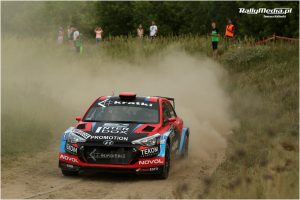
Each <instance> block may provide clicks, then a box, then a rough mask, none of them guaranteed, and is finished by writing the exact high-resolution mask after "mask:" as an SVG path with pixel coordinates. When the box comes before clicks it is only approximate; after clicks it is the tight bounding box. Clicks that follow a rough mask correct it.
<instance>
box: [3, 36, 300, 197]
mask: <svg viewBox="0 0 300 200" xmlns="http://www.w3.org/2000/svg"><path fill="white" fill-rule="evenodd" d="M252 43H253V41H252V40H249V41H239V42H236V44H235V46H234V47H233V48H229V49H228V48H226V46H225V45H224V43H223V41H221V43H220V50H219V52H220V58H219V60H218V62H220V63H221V64H222V65H223V66H224V68H225V69H226V70H227V71H228V77H229V78H228V80H227V82H226V90H227V92H228V93H229V94H230V96H231V98H232V105H231V106H232V111H233V114H234V117H235V118H237V119H238V120H239V123H240V126H239V128H237V129H236V130H234V131H233V134H232V135H231V136H230V137H229V139H228V148H227V152H226V160H225V161H224V162H223V163H222V164H221V165H220V166H219V167H218V168H217V170H216V171H215V172H214V173H213V175H212V176H211V177H209V181H207V180H204V185H206V186H205V187H207V188H205V189H201V190H200V189H199V192H198V194H197V195H196V196H195V198H197V197H203V198H298V197H299V190H298V188H299V184H298V181H299V173H298V169H299V165H298V163H299V158H298V157H299V148H298V146H299V143H298V141H299V131H298V130H299V124H298V122H299V116H298V110H299V107H298V101H299V99H298V96H299V85H298V81H299V76H298V74H299V69H298V66H299V49H298V46H297V45H291V44H284V43H277V44H273V43H271V44H269V45H266V46H252V45H251V44H252ZM210 45H211V44H210V40H209V39H208V38H205V37H198V36H183V37H169V38H157V39H156V40H154V41H151V40H148V39H144V40H138V39H136V38H132V37H129V38H127V37H126V38H125V37H116V38H109V39H107V40H105V41H104V42H103V43H101V44H100V46H96V45H94V41H88V40H85V41H84V53H83V54H82V55H77V54H76V53H74V52H73V51H71V50H70V49H69V47H68V46H67V45H65V46H61V47H58V46H57V45H56V44H55V43H54V42H53V41H50V40H40V39H31V38H27V39H26V38H25V39H23V40H20V39H18V38H13V37H11V38H4V39H3V40H2V59H3V63H2V113H1V119H2V130H1V132H2V135H1V137H2V163H3V162H4V163H6V162H9V159H8V158H11V157H13V158H14V157H18V156H21V155H24V154H28V153H33V152H38V151H40V150H43V149H45V147H47V145H49V143H51V140H53V139H57V138H58V137H59V135H60V132H62V130H63V129H64V128H67V126H68V125H70V122H71V120H73V118H72V119H71V117H70V116H72V117H74V116H75V115H76V114H80V113H78V112H76V111H82V109H85V108H86V106H87V105H82V106H83V107H82V108H76V109H75V110H71V111H70V108H66V107H65V105H64V104H63V103H62V100H60V99H59V97H58V99H52V98H49V95H47V92H45V91H43V89H41V87H40V85H42V84H43V82H42V81H41V82H32V81H31V79H30V76H36V75H38V74H39V73H50V74H51V68H50V69H48V68H49V65H45V66H44V63H47V62H49V63H52V65H51V67H53V68H54V69H59V68H60V67H62V66H66V65H67V66H70V70H74V71H76V70H79V69H80V68H88V69H90V70H88V71H90V72H87V73H92V71H93V70H96V69H95V68H96V66H101V62H103V60H118V61H120V62H121V61H125V62H129V63H138V64H142V63H144V62H147V59H151V57H152V56H155V58H157V59H159V58H160V57H163V56H164V53H163V52H167V51H168V49H171V47H177V48H180V49H184V50H185V51H186V52H188V54H192V55H194V56H196V57H197V56H199V57H200V56H202V55H203V54H204V55H207V56H211V55H212V52H211V46H210ZM20 52H21V53H20ZM36 58H38V59H36ZM99 58H101V60H100V59H99ZM99 63H100V64H99ZM31 66H35V67H31ZM37 66H38V67H37ZM47 67H48V68H47ZM33 70H34V71H37V73H35V72H34V73H33ZM20 72H21V73H22V72H26V73H25V74H24V75H22V76H20ZM31 72H32V75H31V74H30V73H31ZM65 73H67V72H65ZM17 74H18V75H17ZM14 76H16V78H15V77H14ZM52 77H53V76H52ZM54 77H55V76H54ZM18 78H20V81H18ZM53 79H54V80H53V81H54V82H55V81H61V80H55V78H53ZM76 80H77V79H76V78H74V81H76ZM78 81H80V78H79V79H78ZM55 88H56V89H57V87H55ZM49 92H51V88H49ZM76 95H77V94H76ZM78 95H79V96H80V94H78ZM88 100H89V99H88ZM62 110H63V111H64V112H65V113H62ZM66 118H67V119H66ZM54 133H55V134H54ZM205 183H206V184H205ZM208 183H209V184H208ZM200 191H204V192H202V193H200Z"/></svg>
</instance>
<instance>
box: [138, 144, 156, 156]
mask: <svg viewBox="0 0 300 200" xmlns="http://www.w3.org/2000/svg"><path fill="white" fill-rule="evenodd" d="M158 151H159V148H158V146H157V147H151V148H147V149H143V150H141V153H142V157H147V156H151V155H155V154H157V153H158Z"/></svg>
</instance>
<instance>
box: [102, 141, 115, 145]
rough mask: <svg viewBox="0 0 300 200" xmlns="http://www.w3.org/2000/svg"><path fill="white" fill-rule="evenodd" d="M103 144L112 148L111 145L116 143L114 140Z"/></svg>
mask: <svg viewBox="0 0 300 200" xmlns="http://www.w3.org/2000/svg"><path fill="white" fill-rule="evenodd" d="M103 144H104V145H105V146H111V145H113V144H114V141H112V140H104V141H103Z"/></svg>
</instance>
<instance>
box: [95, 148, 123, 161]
mask: <svg viewBox="0 0 300 200" xmlns="http://www.w3.org/2000/svg"><path fill="white" fill-rule="evenodd" d="M89 156H90V158H92V159H93V160H94V161H96V160H97V159H125V158H126V155H125V154H124V153H123V154H119V153H101V152H97V149H94V150H93V151H92V152H91V153H90V154H89Z"/></svg>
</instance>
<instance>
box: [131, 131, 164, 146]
mask: <svg viewBox="0 0 300 200" xmlns="http://www.w3.org/2000/svg"><path fill="white" fill-rule="evenodd" d="M159 137H160V134H159V133H156V134H154V135H152V136H149V137H145V138H142V139H138V140H134V141H132V142H131V143H132V144H139V145H143V146H154V145H156V144H157V140H159Z"/></svg>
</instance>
